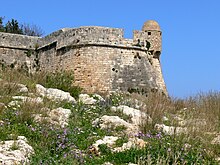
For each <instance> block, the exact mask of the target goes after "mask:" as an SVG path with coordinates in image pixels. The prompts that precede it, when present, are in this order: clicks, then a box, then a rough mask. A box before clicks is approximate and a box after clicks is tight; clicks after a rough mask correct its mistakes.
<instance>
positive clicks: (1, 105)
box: [0, 102, 7, 110]
mask: <svg viewBox="0 0 220 165" xmlns="http://www.w3.org/2000/svg"><path fill="white" fill-rule="evenodd" d="M5 108H7V107H6V106H5V104H4V103H1V102H0V110H1V109H5Z"/></svg>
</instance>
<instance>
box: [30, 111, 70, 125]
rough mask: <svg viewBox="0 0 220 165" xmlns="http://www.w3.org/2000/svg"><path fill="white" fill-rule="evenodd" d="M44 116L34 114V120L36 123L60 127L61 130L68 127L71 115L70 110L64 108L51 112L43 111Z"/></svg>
mask: <svg viewBox="0 0 220 165" xmlns="http://www.w3.org/2000/svg"><path fill="white" fill-rule="evenodd" d="M45 110H46V114H47V116H45V115H42V114H36V115H34V120H35V121H37V122H42V121H47V122H49V123H51V124H54V125H57V126H60V127H61V128H65V127H66V126H67V125H68V120H69V116H70V114H71V110H70V109H64V108H61V107H60V108H56V109H53V110H51V111H50V110H49V109H45Z"/></svg>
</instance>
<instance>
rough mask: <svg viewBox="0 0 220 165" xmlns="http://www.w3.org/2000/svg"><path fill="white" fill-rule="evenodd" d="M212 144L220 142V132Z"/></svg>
mask: <svg viewBox="0 0 220 165" xmlns="http://www.w3.org/2000/svg"><path fill="white" fill-rule="evenodd" d="M211 144H220V134H218V135H217V136H216V137H215V138H214V139H213V140H212V141H211Z"/></svg>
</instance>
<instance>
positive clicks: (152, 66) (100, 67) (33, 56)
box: [0, 20, 167, 95]
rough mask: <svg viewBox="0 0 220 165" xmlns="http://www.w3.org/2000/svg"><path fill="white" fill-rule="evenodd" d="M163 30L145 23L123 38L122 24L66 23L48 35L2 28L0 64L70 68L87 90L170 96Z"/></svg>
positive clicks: (37, 68) (33, 69)
mask: <svg viewBox="0 0 220 165" xmlns="http://www.w3.org/2000/svg"><path fill="white" fill-rule="evenodd" d="M161 35H162V32H161V29H160V26H159V24H158V23H157V22H156V21H153V20H150V21H147V22H145V23H144V25H143V27H142V30H140V31H138V30H134V31H133V39H126V38H124V37H123V36H124V32H123V29H120V28H109V27H98V26H84V27H79V28H64V29H61V30H58V31H56V32H54V33H52V34H50V35H47V36H45V37H42V38H41V37H31V36H25V35H18V34H9V33H0V64H1V66H2V67H6V66H8V67H11V68H17V69H18V68H19V69H24V70H26V71H27V72H29V73H34V72H39V71H51V72H54V71H57V70H68V71H72V72H73V73H74V77H75V81H74V82H73V83H74V85H77V86H80V87H81V88H83V90H84V91H85V92H88V93H94V92H96V93H108V92H115V91H116V92H117V91H128V92H138V93H142V94H143V93H144V94H145V93H148V92H149V91H160V92H163V93H164V94H166V95H167V91H166V86H165V83H164V79H163V76H162V71H161V65H160V54H161Z"/></svg>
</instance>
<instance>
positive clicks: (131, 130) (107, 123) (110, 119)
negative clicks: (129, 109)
mask: <svg viewBox="0 0 220 165" xmlns="http://www.w3.org/2000/svg"><path fill="white" fill-rule="evenodd" d="M92 124H93V126H99V127H100V128H101V129H108V128H115V127H118V126H124V127H125V131H126V133H127V134H129V135H133V134H135V133H136V132H138V126H136V125H134V124H131V123H128V122H126V121H125V120H123V119H121V118H120V117H118V116H107V115H104V116H102V117H101V118H97V119H96V120H95V121H93V122H92Z"/></svg>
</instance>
